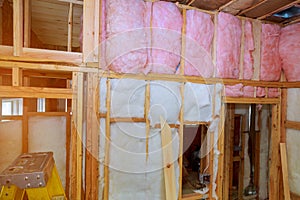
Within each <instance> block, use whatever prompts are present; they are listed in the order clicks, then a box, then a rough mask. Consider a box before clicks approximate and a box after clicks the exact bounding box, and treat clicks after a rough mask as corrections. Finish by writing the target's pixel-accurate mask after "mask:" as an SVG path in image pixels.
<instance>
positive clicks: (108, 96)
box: [103, 79, 111, 200]
mask: <svg viewBox="0 0 300 200" xmlns="http://www.w3.org/2000/svg"><path fill="white" fill-rule="evenodd" d="M106 87H107V92H106V110H107V111H106V119H105V158H104V192H103V199H105V200H107V199H109V159H110V158H109V149H110V102H111V84H110V79H107V80H106Z"/></svg>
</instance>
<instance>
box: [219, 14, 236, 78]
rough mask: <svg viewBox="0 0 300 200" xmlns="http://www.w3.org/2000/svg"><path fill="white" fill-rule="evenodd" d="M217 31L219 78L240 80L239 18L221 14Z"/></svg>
mask: <svg viewBox="0 0 300 200" xmlns="http://www.w3.org/2000/svg"><path fill="white" fill-rule="evenodd" d="M217 31H218V34H217V77H219V78H238V77H239V59H240V49H241V48H240V45H241V33H242V30H241V22H240V20H239V19H238V18H237V17H235V16H233V15H230V14H227V13H223V12H221V13H219V15H218V27H217Z"/></svg>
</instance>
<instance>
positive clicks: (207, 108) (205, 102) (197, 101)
mask: <svg viewBox="0 0 300 200" xmlns="http://www.w3.org/2000/svg"><path fill="white" fill-rule="evenodd" d="M210 87H211V86H210V85H204V84H194V83H186V84H185V88H184V96H185V97H186V98H184V120H186V121H203V122H208V121H210V120H211V116H212V103H211V100H212V94H211V88H210Z"/></svg>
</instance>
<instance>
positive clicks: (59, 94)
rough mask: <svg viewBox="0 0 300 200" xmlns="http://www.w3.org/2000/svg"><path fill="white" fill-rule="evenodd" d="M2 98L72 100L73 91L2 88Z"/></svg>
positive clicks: (38, 88)
mask: <svg viewBox="0 0 300 200" xmlns="http://www.w3.org/2000/svg"><path fill="white" fill-rule="evenodd" d="M0 97H9V98H17V97H23V98H54V99H72V89H62V88H41V87H21V86H0Z"/></svg>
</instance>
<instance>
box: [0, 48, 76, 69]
mask: <svg viewBox="0 0 300 200" xmlns="http://www.w3.org/2000/svg"><path fill="white" fill-rule="evenodd" d="M13 52H14V48H13V47H11V46H4V45H0V60H4V61H22V62H46V63H65V64H67V63H68V64H69V65H70V64H73V65H80V64H81V63H82V53H78V52H66V51H56V50H49V49H35V48H27V47H23V48H22V55H20V56H18V57H14V55H13Z"/></svg>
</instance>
